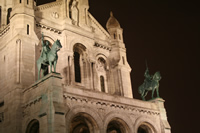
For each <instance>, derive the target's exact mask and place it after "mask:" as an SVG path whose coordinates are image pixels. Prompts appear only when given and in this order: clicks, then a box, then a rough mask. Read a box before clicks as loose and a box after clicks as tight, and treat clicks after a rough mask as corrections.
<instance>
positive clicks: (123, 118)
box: [103, 111, 133, 133]
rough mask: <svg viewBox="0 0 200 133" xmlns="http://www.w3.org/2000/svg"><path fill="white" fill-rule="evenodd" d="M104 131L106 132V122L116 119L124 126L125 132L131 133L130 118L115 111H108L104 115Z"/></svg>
mask: <svg viewBox="0 0 200 133" xmlns="http://www.w3.org/2000/svg"><path fill="white" fill-rule="evenodd" d="M104 118H105V119H104V126H103V127H104V132H105V133H106V131H107V127H108V124H109V123H110V122H111V121H118V122H119V123H120V124H121V125H122V126H123V127H124V128H125V130H126V131H125V133H133V126H132V125H133V124H132V121H131V119H130V118H129V117H128V116H127V115H125V114H122V113H119V112H116V111H112V112H110V113H108V114H107V115H106V116H105V117H104Z"/></svg>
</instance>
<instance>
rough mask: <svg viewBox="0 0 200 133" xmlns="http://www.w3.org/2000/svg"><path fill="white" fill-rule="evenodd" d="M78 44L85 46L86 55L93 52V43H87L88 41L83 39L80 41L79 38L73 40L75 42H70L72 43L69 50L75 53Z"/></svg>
mask: <svg viewBox="0 0 200 133" xmlns="http://www.w3.org/2000/svg"><path fill="white" fill-rule="evenodd" d="M87 42H88V43H87ZM86 43H87V44H86ZM76 44H81V45H83V46H84V47H85V48H86V51H85V52H86V53H89V52H90V51H92V47H91V46H93V45H92V44H93V43H91V41H87V40H83V39H79V38H75V39H73V40H71V41H70V43H69V50H70V51H72V52H73V49H74V46H75V45H76Z"/></svg>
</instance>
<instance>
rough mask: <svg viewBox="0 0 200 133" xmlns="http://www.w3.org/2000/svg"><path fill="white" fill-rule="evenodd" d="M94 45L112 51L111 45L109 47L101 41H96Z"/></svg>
mask: <svg viewBox="0 0 200 133" xmlns="http://www.w3.org/2000/svg"><path fill="white" fill-rule="evenodd" d="M94 46H95V47H99V48H102V49H106V50H109V51H111V47H108V46H105V45H102V44H99V43H95V44H94Z"/></svg>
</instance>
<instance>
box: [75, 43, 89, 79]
mask: <svg viewBox="0 0 200 133" xmlns="http://www.w3.org/2000/svg"><path fill="white" fill-rule="evenodd" d="M73 51H74V77H75V82H77V83H84V80H82V79H84V76H85V69H84V68H85V65H84V59H85V52H86V47H85V46H84V45H82V44H80V43H77V44H75V45H74V47H73Z"/></svg>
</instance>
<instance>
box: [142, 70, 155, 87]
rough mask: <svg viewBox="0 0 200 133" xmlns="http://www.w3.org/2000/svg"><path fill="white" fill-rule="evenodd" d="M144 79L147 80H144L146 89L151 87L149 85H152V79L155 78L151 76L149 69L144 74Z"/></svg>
mask: <svg viewBox="0 0 200 133" xmlns="http://www.w3.org/2000/svg"><path fill="white" fill-rule="evenodd" d="M144 77H145V79H144V87H145V88H147V87H148V86H149V84H150V83H151V81H152V78H153V76H152V75H150V74H149V69H148V67H147V69H146V71H145V73H144Z"/></svg>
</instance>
